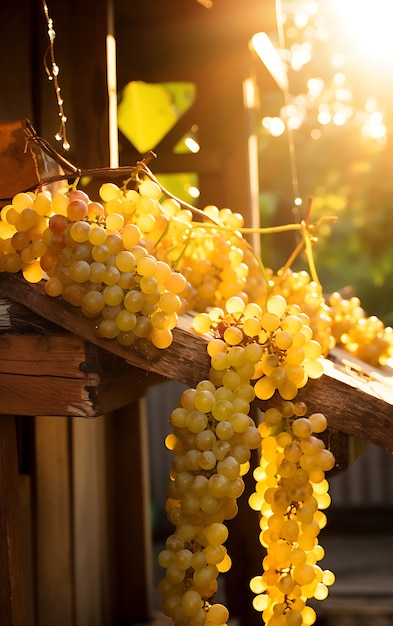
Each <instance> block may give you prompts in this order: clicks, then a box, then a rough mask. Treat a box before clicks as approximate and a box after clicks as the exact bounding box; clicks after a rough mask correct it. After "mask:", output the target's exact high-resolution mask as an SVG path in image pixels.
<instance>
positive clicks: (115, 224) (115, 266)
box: [0, 181, 187, 348]
mask: <svg viewBox="0 0 393 626" xmlns="http://www.w3.org/2000/svg"><path fill="white" fill-rule="evenodd" d="M147 182H151V181H146V183H147ZM154 189H155V187H153V189H152V188H151V186H146V185H143V184H141V193H136V192H135V194H136V195H137V196H138V201H137V202H135V203H134V204H135V205H136V207H135V208H134V213H135V214H136V217H135V220H134V221H125V219H124V215H131V213H128V214H126V213H124V215H121V214H120V213H114V212H111V211H112V210H113V209H114V205H113V203H115V206H117V204H116V201H115V199H114V198H113V197H112V196H113V194H115V193H116V190H118V191H120V189H119V188H118V187H117V186H115V185H112V184H111V183H106V184H104V185H103V186H102V188H101V190H100V193H101V195H102V197H103V198H106V199H107V203H106V209H104V206H103V205H102V204H101V203H99V202H93V201H90V199H89V198H88V196H87V195H86V194H85V193H84V192H83V191H80V190H76V191H71V192H70V193H64V194H62V193H58V194H56V195H54V197H53V198H52V197H51V196H50V194H46V193H44V192H40V193H38V194H18V195H17V196H15V197H14V199H13V201H12V205H8V206H6V207H5V208H3V209H2V212H1V217H2V222H0V226H2V229H0V234H1V235H2V237H3V236H4V235H5V234H8V235H11V236H10V237H8V238H7V239H5V240H3V244H2V255H1V261H0V263H1V268H2V269H3V270H5V271H9V272H17V271H19V270H22V272H23V276H24V277H25V278H26V280H28V281H31V282H38V281H40V280H41V279H43V278H44V277H45V279H46V280H45V291H46V293H47V294H48V295H49V296H52V297H59V296H61V298H62V299H63V300H65V301H66V302H69V303H70V304H72V305H73V306H75V307H79V308H80V310H81V312H82V314H83V315H84V316H85V317H88V318H91V319H92V320H94V326H95V331H96V334H97V335H98V336H99V337H103V338H108V339H114V338H116V339H117V341H118V342H119V343H120V344H121V345H124V346H130V345H132V344H133V343H134V342H135V341H136V340H137V339H140V338H144V339H146V338H148V339H149V340H150V341H151V342H152V343H153V345H154V346H156V347H157V348H167V347H168V346H169V345H170V344H171V343H172V329H173V328H174V327H175V326H176V324H177V320H178V313H179V311H180V309H181V304H182V303H181V298H180V296H179V295H178V294H180V293H181V292H182V291H183V290H184V288H185V287H186V284H187V281H186V279H185V277H184V276H183V275H182V274H181V273H179V272H177V271H175V270H173V269H171V267H170V266H169V265H168V264H167V263H166V262H164V261H160V260H158V259H157V258H156V257H155V256H154V255H153V254H152V251H153V246H154V243H153V242H152V241H151V240H150V239H149V240H148V239H144V238H143V237H142V232H141V229H140V227H139V226H138V223H141V224H142V225H144V227H145V228H146V225H145V224H144V222H143V220H142V216H144V215H145V214H144V213H140V209H139V208H138V207H139V204H141V205H143V204H144V202H147V203H148V204H149V206H150V203H151V202H154V201H153V199H152V198H151V197H150V196H148V195H143V194H148V193H150V194H152V193H153V191H154ZM130 193H131V192H130ZM126 196H127V194H126ZM126 196H124V195H123V200H122V203H123V204H126V200H125V199H124V198H125V197H126ZM128 202H129V204H130V207H131V206H132V203H131V201H130V200H128ZM130 207H128V208H129V210H131V209H130ZM123 210H124V207H123ZM134 222H135V223H134Z"/></svg>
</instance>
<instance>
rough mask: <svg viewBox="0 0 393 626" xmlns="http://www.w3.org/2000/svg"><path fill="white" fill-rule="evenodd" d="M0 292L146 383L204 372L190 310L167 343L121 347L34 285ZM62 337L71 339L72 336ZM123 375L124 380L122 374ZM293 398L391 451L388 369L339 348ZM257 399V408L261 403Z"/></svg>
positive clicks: (11, 279) (12, 280)
mask: <svg viewBox="0 0 393 626" xmlns="http://www.w3.org/2000/svg"><path fill="white" fill-rule="evenodd" d="M0 294H1V295H3V296H4V297H5V296H6V297H7V298H9V299H11V300H13V301H16V302H19V303H23V304H25V305H27V306H28V308H29V309H31V310H32V311H33V312H35V313H36V314H38V315H40V316H41V317H42V318H44V319H47V320H49V321H50V322H52V323H55V324H58V325H59V326H61V327H62V328H63V329H65V330H68V331H69V332H70V333H72V334H73V335H76V336H77V337H79V339H80V340H83V341H84V342H88V343H91V344H93V345H94V346H98V347H99V348H100V349H102V350H103V351H104V352H105V351H106V352H108V353H111V354H112V355H116V356H117V357H119V358H120V360H121V361H124V365H123V366H120V371H122V367H124V368H125V372H126V367H127V364H128V365H132V366H133V367H134V368H136V369H134V370H133V371H132V372H129V374H130V375H131V376H133V377H135V374H136V372H139V381H143V380H146V384H149V376H150V375H151V374H152V373H154V374H156V375H158V376H161V377H164V378H167V379H170V380H175V381H177V382H181V383H184V384H186V385H189V386H195V385H196V384H197V383H198V382H199V381H200V380H203V379H204V378H206V377H207V376H208V371H209V357H208V355H207V353H206V345H207V342H208V339H209V338H208V337H207V336H203V337H201V336H199V335H197V334H196V333H195V332H193V330H192V315H191V314H188V315H184V316H181V317H180V319H179V324H178V327H177V328H175V329H174V340H173V343H172V345H171V346H170V347H169V348H167V349H165V350H158V349H154V347H152V346H151V345H149V342H147V341H145V342H141V343H138V344H136V345H135V346H131V347H130V348H125V347H123V346H120V345H119V344H118V343H117V342H116V340H107V339H99V338H97V337H96V336H95V334H94V329H93V324H92V323H91V320H88V319H86V318H83V316H82V315H81V314H80V313H79V310H78V309H75V308H74V307H72V306H70V305H68V304H67V303H65V302H62V301H61V300H59V299H52V298H49V297H48V296H46V294H45V292H44V290H43V288H42V285H40V284H38V285H32V284H29V283H27V282H26V281H24V280H23V279H21V278H20V277H18V276H15V275H10V274H3V275H1V274H0ZM43 341H44V340H43ZM67 341H70V342H71V343H72V342H73V341H75V339H67ZM8 354H9V352H8ZM0 355H1V351H0ZM3 355H5V353H3ZM20 356H21V355H20ZM3 358H5V356H3ZM3 370H4V365H3ZM0 371H1V361H0ZM147 374H148V376H147ZM2 375H6V374H5V373H4V374H1V375H0V386H1V376H2ZM124 375H125V377H126V379H127V374H126V373H125V374H124ZM129 380H132V378H130V379H129ZM139 384H140V383H138V385H139ZM3 389H4V390H5V389H6V387H5V386H4V387H3ZM3 393H4V392H3ZM299 398H300V399H302V400H304V401H306V402H307V404H308V406H309V408H310V410H313V411H324V412H325V413H326V415H327V417H328V419H329V425H330V427H331V428H332V429H333V430H337V431H338V432H341V433H345V434H347V435H352V436H354V437H358V438H360V439H362V440H363V441H366V442H369V443H373V444H374V445H377V446H380V447H382V448H384V449H386V450H389V451H390V452H393V383H392V375H391V369H390V368H384V369H382V368H381V369H378V371H376V368H371V367H367V365H366V364H364V363H362V362H357V361H356V360H355V359H352V358H350V357H349V356H348V355H346V357H345V358H343V354H342V352H339V351H333V353H332V355H331V358H329V359H325V360H324V375H323V376H322V378H320V379H318V380H310V381H309V382H308V383H307V385H306V387H305V388H304V389H302V390H301V391H300V392H299ZM259 404H260V406H261V408H263V406H264V405H263V402H261V403H259Z"/></svg>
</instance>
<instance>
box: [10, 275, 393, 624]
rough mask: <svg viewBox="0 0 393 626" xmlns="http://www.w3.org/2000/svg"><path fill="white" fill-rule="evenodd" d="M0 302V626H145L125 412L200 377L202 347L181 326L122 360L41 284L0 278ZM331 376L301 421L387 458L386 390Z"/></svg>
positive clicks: (379, 379)
mask: <svg viewBox="0 0 393 626" xmlns="http://www.w3.org/2000/svg"><path fill="white" fill-rule="evenodd" d="M0 296H1V297H2V300H0V302H1V303H2V312H3V316H2V319H3V325H4V319H8V320H9V324H10V326H9V329H8V330H7V332H4V330H5V328H4V327H3V329H2V330H3V333H2V334H0V398H1V404H0V407H1V408H0V412H1V414H2V415H1V416H0V452H1V454H0V459H1V469H2V471H1V473H0V494H1V496H2V498H1V501H2V503H3V506H2V508H1V514H0V555H1V556H2V559H1V563H2V567H1V568H0V582H1V585H0V616H1V618H2V622H1V623H2V624H3V623H4V624H7V625H8V624H9V625H10V626H25V624H37V626H46V625H49V624H52V623H53V620H54V619H55V622H56V624H57V625H59V626H63V625H64V626H71V625H73V624H81V625H83V626H85V625H87V624H90V623H94V624H98V625H101V624H102V626H106V625H107V624H108V625H112V624H116V625H118V624H119V625H122V624H131V623H139V622H142V621H143V622H147V621H149V619H151V612H150V609H151V605H150V597H149V596H150V593H151V575H150V574H151V573H150V571H149V567H150V565H149V563H150V556H149V555H150V550H151V547H150V526H149V523H150V522H149V511H148V502H147V501H146V496H147V493H148V489H147V485H146V476H147V475H148V473H147V467H146V462H147V460H146V449H145V446H144V437H145V435H144V417H145V416H144V415H143V411H142V412H141V411H140V410H137V411H136V410H135V409H136V408H138V409H140V406H138V407H137V406H136V405H137V404H138V403H139V402H140V399H141V397H142V396H143V394H144V391H145V390H146V388H147V386H148V385H149V384H156V383H157V382H158V381H160V380H164V379H168V378H169V379H172V380H176V381H179V382H183V383H185V384H187V385H191V386H194V385H195V384H196V383H197V382H198V381H200V380H201V379H203V378H205V377H206V376H207V373H208V366H209V363H208V358H207V355H206V352H205V348H206V338H203V337H199V336H197V335H196V334H195V333H193V332H192V330H191V326H190V324H191V316H185V317H184V318H181V319H180V323H179V326H178V328H177V329H175V333H174V336H175V339H174V342H173V345H172V346H171V347H170V348H169V349H167V350H165V351H157V352H149V351H148V350H146V349H145V347H144V346H143V345H142V347H141V350H138V351H135V350H133V349H127V348H123V347H122V346H120V345H118V344H117V342H116V341H112V340H100V339H97V338H96V337H95V336H94V332H93V330H92V327H91V324H90V322H89V321H88V320H85V319H84V318H82V317H81V316H80V315H79V314H78V312H77V310H75V309H74V308H73V307H72V306H69V305H67V304H66V303H63V302H61V301H58V300H56V299H53V300H52V299H50V298H48V297H47V296H46V295H45V293H44V291H43V289H42V286H41V285H31V284H28V283H26V282H25V281H24V280H23V279H20V278H18V277H17V276H13V275H8V274H2V275H0ZM26 305H27V309H26ZM22 328H23V332H22ZM37 329H38V332H37ZM26 330H27V331H28V332H26ZM342 363H343V362H342V361H341V362H340V361H337V362H336V363H335V362H334V361H331V360H326V362H325V375H324V376H323V377H322V379H319V380H317V381H310V382H309V383H308V384H307V388H305V389H304V390H303V391H302V392H301V394H300V396H301V398H302V399H304V400H305V401H306V402H307V404H308V406H309V408H310V410H321V407H323V410H324V411H325V412H326V414H327V415H328V416H329V424H330V428H331V432H332V433H333V434H334V433H335V432H336V433H344V434H346V435H353V436H356V437H358V438H360V439H362V440H364V441H369V442H372V443H374V444H376V445H378V446H381V447H383V448H385V449H387V450H389V451H393V396H392V390H391V383H390V378H387V379H386V380H384V379H383V374H375V372H374V373H373V372H372V371H371V369H370V370H369V371H368V370H367V368H365V367H364V368H363V369H361V368H360V366H359V364H358V363H354V364H353V367H352V371H351V372H350V371H348V364H349V361H348V362H344V365H342ZM18 415H20V416H25V417H23V418H22V417H17V416H18ZM28 416H30V417H28ZM37 416H39V417H37ZM103 416H106V417H103ZM376 416H377V417H376ZM80 417H86V418H93V417H95V419H94V420H81V419H80ZM21 419H24V420H25V421H26V420H27V421H28V420H32V421H31V422H30V429H31V428H34V436H33V439H32V441H33V448H34V449H33V450H30V451H29V454H27V451H26V449H25V447H26V445H27V443H26V435H25V438H24V440H21V439H20V438H19V439H18V437H17V435H18V433H19V435H20V433H21V432H23V431H22V430H21V429H20V426H21V423H20V420H21ZM93 424H95V425H96V426H95V427H94V428H90V426H89V425H93ZM24 430H25V433H26V423H25V429H24ZM32 441H30V446H31V443H32ZM26 454H27V457H26ZM29 459H30V460H29ZM32 459H33V460H32ZM87 459H88V463H86V460H87ZM29 463H32V465H31V466H30V467H28V465H29ZM344 463H345V459H344ZM26 465H27V469H26ZM33 467H34V470H33V471H32V468H33ZM32 502H34V506H31V504H32ZM256 545H257V544H256ZM10 546H11V549H10ZM35 620H36V621H35Z"/></svg>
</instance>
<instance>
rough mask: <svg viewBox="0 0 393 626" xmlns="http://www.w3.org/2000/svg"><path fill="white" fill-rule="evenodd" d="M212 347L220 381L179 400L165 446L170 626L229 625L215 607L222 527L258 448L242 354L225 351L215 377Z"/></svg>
mask: <svg viewBox="0 0 393 626" xmlns="http://www.w3.org/2000/svg"><path fill="white" fill-rule="evenodd" d="M219 341H221V340H219ZM221 343H222V344H224V342H223V341H221ZM212 346H214V348H212ZM215 347H216V342H215V341H213V342H212V343H211V345H210V350H209V354H211V359H212V374H213V372H217V374H218V376H213V375H212V376H211V377H210V379H209V380H203V381H201V382H200V383H199V384H198V385H197V386H196V388H195V389H187V390H185V391H184V392H183V394H182V396H181V401H180V403H179V406H178V407H176V408H175V409H174V410H173V411H172V413H171V415H170V424H171V427H172V430H173V432H172V433H171V434H170V435H168V437H167V440H166V445H167V447H168V448H169V449H171V450H172V452H173V460H172V470H171V481H170V484H169V487H168V500H167V512H168V519H169V521H170V522H171V523H172V524H173V525H174V526H175V530H174V533H173V534H172V535H171V536H170V537H169V538H168V539H167V542H166V546H165V549H164V550H163V551H161V553H160V554H159V557H158V562H159V563H160V565H161V566H162V567H164V568H165V570H166V572H165V578H164V579H163V580H162V581H161V582H160V584H159V591H160V593H161V594H162V596H163V602H162V610H163V612H164V613H165V614H166V615H168V616H170V617H171V618H172V619H173V621H174V623H175V624H176V626H203V625H204V624H206V626H222V625H224V624H225V622H226V621H227V619H228V611H227V609H226V608H225V607H223V606H221V605H219V604H217V603H215V602H214V597H215V594H216V592H217V588H218V583H217V577H218V575H219V573H220V572H225V571H227V570H228V569H229V568H230V566H231V559H230V557H229V555H228V554H227V552H226V549H225V546H224V543H225V541H226V539H227V536H228V530H227V528H226V526H225V523H224V522H225V520H229V519H232V518H233V517H235V515H236V514H237V503H236V501H237V499H238V498H239V497H240V496H241V494H242V493H243V490H244V482H243V478H242V476H243V475H244V473H245V472H247V471H248V469H249V459H250V456H251V450H253V449H257V448H259V445H260V442H261V436H260V434H259V431H258V428H257V427H256V426H255V424H254V421H253V420H252V418H251V417H250V416H249V412H250V404H251V402H252V401H253V399H254V397H255V394H254V390H253V387H252V385H251V384H250V373H251V372H252V370H253V367H254V366H253V363H252V362H250V361H248V358H247V351H246V348H243V347H236V346H233V347H228V346H227V348H228V349H227V352H226V354H227V357H228V364H227V367H226V368H225V370H224V369H222V368H221V369H220V370H216V369H215V367H214V355H215V354H217V352H216V350H215ZM213 380H214V382H213Z"/></svg>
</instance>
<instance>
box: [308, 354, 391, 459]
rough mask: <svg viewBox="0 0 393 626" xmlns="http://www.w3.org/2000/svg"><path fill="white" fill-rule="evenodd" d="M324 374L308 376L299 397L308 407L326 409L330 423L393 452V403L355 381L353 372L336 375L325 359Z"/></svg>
mask: <svg viewBox="0 0 393 626" xmlns="http://www.w3.org/2000/svg"><path fill="white" fill-rule="evenodd" d="M325 372H326V373H325V375H324V376H323V377H322V378H319V379H317V380H309V381H308V383H307V385H306V387H305V388H304V389H301V390H300V391H299V395H298V399H299V400H304V402H306V404H307V406H308V409H309V411H312V412H313V411H320V412H322V413H324V414H325V415H326V417H327V419H328V421H329V427H330V428H332V429H335V430H337V431H338V432H341V433H345V434H347V435H351V436H353V437H358V438H359V439H362V440H363V441H366V442H368V443H372V444H374V445H376V446H379V447H381V448H384V449H385V450H388V451H389V452H393V405H392V404H391V403H388V402H386V400H385V399H381V398H380V397H378V396H376V395H375V394H374V393H373V391H372V388H371V387H369V388H366V387H365V385H364V384H362V385H360V384H359V386H357V385H354V382H355V381H354V380H353V378H352V377H351V376H350V375H343V376H341V377H340V378H336V377H335V376H333V375H332V372H331V364H330V363H329V361H328V360H326V361H325Z"/></svg>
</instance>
